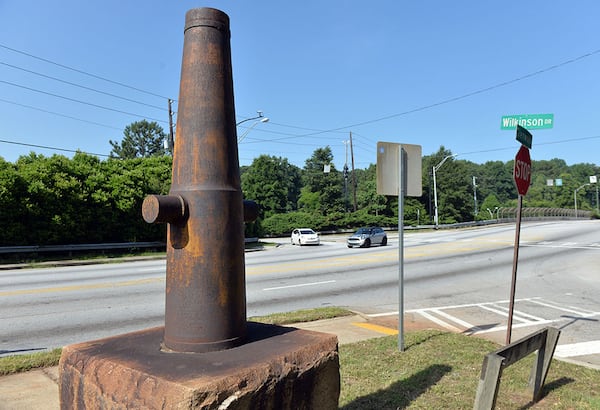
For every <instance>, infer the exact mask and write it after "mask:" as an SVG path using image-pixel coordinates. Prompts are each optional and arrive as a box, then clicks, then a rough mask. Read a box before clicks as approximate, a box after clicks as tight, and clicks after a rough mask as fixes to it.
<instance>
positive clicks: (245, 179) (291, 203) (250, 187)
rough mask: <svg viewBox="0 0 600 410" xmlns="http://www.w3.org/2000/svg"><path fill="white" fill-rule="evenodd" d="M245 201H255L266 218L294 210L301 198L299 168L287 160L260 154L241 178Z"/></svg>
mask: <svg viewBox="0 0 600 410" xmlns="http://www.w3.org/2000/svg"><path fill="white" fill-rule="evenodd" d="M241 180H242V191H243V192H244V198H246V199H250V200H253V201H255V202H256V203H257V204H258V205H259V206H260V210H261V215H262V217H264V218H268V217H269V216H271V215H273V214H276V213H283V212H288V211H293V210H295V209H296V208H297V204H298V197H299V196H300V169H299V168H298V167H296V166H295V165H291V164H290V163H289V162H288V160H287V159H285V158H279V157H274V156H269V155H261V156H259V157H258V158H256V159H254V161H252V165H250V166H249V167H247V168H245V169H244V172H243V173H242V175H241Z"/></svg>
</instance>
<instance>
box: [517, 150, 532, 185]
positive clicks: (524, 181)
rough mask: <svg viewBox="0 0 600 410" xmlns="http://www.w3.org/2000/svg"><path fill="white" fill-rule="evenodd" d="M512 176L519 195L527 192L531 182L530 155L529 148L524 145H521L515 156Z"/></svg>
mask: <svg viewBox="0 0 600 410" xmlns="http://www.w3.org/2000/svg"><path fill="white" fill-rule="evenodd" d="M513 177H514V179H515V185H516V186H517V191H518V192H519V195H525V194H527V190H528V189H529V185H530V184H531V157H530V156H529V149H528V148H527V147H525V146H521V148H520V149H519V152H517V156H516V157H515V168H514V169H513Z"/></svg>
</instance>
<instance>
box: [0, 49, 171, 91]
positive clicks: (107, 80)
mask: <svg viewBox="0 0 600 410" xmlns="http://www.w3.org/2000/svg"><path fill="white" fill-rule="evenodd" d="M0 47H1V48H4V49H6V50H10V51H12V52H14V53H19V54H22V55H24V56H27V57H31V58H35V59H36V60H40V61H43V62H45V63H48V64H53V65H55V66H57V67H61V68H64V69H66V70H71V71H74V72H76V73H79V74H83V75H87V76H88V77H92V78H96V79H98V80H102V81H106V82H108V83H111V84H115V85H118V86H121V87H125V88H129V89H130V90H135V91H138V92H141V93H144V94H148V95H152V96H154V97H158V98H164V99H166V100H168V99H169V97H165V96H162V95H160V94H155V93H153V92H150V91H146V90H142V89H140V88H136V87H132V86H130V85H127V84H123V83H120V82H118V81H113V80H110V79H108V78H105V77H101V76H99V75H96V74H92V73H88V72H86V71H83V70H79V69H77V68H73V67H69V66H67V65H64V64H60V63H57V62H54V61H51V60H48V59H45V58H42V57H38V56H34V55H33V54H29V53H26V52H24V51H20V50H17V49H14V48H11V47H8V46H5V45H4V44H0ZM171 100H173V101H177V100H174V99H172V98H171Z"/></svg>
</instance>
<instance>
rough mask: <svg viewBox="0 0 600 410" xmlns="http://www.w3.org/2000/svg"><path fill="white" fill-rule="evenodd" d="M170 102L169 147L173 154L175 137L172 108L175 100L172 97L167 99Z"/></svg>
mask: <svg viewBox="0 0 600 410" xmlns="http://www.w3.org/2000/svg"><path fill="white" fill-rule="evenodd" d="M167 101H168V102H169V143H168V148H169V152H170V153H171V155H173V147H174V145H175V144H174V138H173V110H172V108H171V103H172V102H173V100H171V99H170V98H169V99H168V100H167Z"/></svg>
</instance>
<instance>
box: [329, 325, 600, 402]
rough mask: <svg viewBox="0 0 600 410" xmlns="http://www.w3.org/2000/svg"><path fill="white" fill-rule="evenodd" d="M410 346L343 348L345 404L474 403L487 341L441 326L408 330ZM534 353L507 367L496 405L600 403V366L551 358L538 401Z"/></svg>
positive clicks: (388, 341)
mask: <svg viewBox="0 0 600 410" xmlns="http://www.w3.org/2000/svg"><path fill="white" fill-rule="evenodd" d="M405 347H406V349H405V351H404V352H400V351H399V350H398V338H397V336H389V337H381V338H376V339H370V340H367V341H364V342H358V343H353V344H348V345H341V346H340V347H339V353H340V373H341V380H342V388H341V394H340V408H341V409H344V410H359V409H361V410H362V409H472V408H473V403H474V401H475V393H476V392H477V385H478V383H479V376H480V372H481V365H482V363H483V358H484V356H485V355H486V354H488V353H490V352H492V351H494V350H496V349H498V348H499V346H498V345H497V344H495V343H493V342H490V341H488V340H484V339H480V338H477V337H472V336H465V335H462V334H456V333H447V332H442V331H439V330H421V331H414V332H407V333H406V337H405ZM534 357H535V355H529V356H528V357H526V358H524V359H522V360H520V361H519V362H517V363H515V364H513V365H512V366H510V367H508V368H506V369H505V370H504V372H503V374H502V378H501V382H500V389H499V391H498V398H497V403H496V409H523V408H532V409H600V371H598V370H594V369H589V368H585V367H581V366H577V365H574V364H570V363H566V362H561V361H558V360H553V362H552V365H551V366H550V370H549V372H548V376H547V378H546V383H545V385H544V388H543V392H542V396H543V397H542V399H541V400H540V401H538V402H537V403H532V402H531V400H532V394H531V393H530V392H529V390H528V387H527V386H528V380H529V373H530V371H531V368H532V366H533V360H534Z"/></svg>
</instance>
